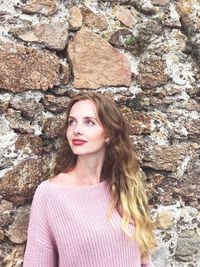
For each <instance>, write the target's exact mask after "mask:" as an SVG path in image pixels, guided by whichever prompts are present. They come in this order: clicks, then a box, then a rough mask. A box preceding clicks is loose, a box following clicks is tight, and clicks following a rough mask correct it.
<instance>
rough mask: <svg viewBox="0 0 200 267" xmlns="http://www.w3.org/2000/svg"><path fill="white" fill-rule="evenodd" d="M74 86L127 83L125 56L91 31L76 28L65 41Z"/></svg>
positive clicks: (128, 70) (87, 86)
mask: <svg viewBox="0 0 200 267" xmlns="http://www.w3.org/2000/svg"><path fill="white" fill-rule="evenodd" d="M68 53H69V57H70V60H71V62H72V68H73V74H74V83H73V84H74V87H75V88H90V89H95V88H99V87H103V86H122V85H124V86H130V83H131V69H130V64H129V62H128V59H127V58H126V57H125V56H124V55H123V54H121V53H120V52H118V51H117V50H116V49H114V48H113V47H112V46H111V45H110V44H109V43H108V42H106V41H105V40H104V39H102V38H101V37H100V36H98V35H97V34H95V33H92V32H89V31H87V30H85V29H84V30H80V31H79V32H78V33H77V34H76V36H75V38H74V40H73V41H71V42H70V43H69V47H68Z"/></svg>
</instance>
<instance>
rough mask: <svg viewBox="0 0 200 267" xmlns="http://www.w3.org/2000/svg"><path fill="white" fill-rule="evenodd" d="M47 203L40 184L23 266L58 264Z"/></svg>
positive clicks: (33, 203) (34, 266) (33, 209)
mask: <svg viewBox="0 0 200 267" xmlns="http://www.w3.org/2000/svg"><path fill="white" fill-rule="evenodd" d="M45 205H46V201H45V191H44V190H43V188H42V185H39V186H38V188H37V190H36V192H35V195H34V198H33V202H32V206H31V212H30V218H29V226H28V236H27V244H26V249H25V255H24V263H23V267H46V266H48V267H56V266H58V265H57V253H56V248H55V244H54V242H53V236H52V234H51V231H50V227H49V225H48V223H49V222H48V217H47V214H48V213H47V209H46V207H45Z"/></svg>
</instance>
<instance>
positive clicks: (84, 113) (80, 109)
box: [69, 99, 98, 117]
mask: <svg viewBox="0 0 200 267" xmlns="http://www.w3.org/2000/svg"><path fill="white" fill-rule="evenodd" d="M69 116H72V117H98V115H97V109H96V106H95V104H94V102H93V101H91V100H89V99H86V100H80V101H78V102H76V103H75V104H74V105H73V106H72V108H71V110H70V114H69Z"/></svg>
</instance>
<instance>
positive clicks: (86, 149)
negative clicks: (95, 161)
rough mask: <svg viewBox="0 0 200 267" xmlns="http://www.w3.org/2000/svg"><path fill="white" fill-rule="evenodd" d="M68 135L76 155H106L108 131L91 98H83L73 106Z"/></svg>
mask: <svg viewBox="0 0 200 267" xmlns="http://www.w3.org/2000/svg"><path fill="white" fill-rule="evenodd" d="M66 136H67V139H68V142H69V145H70V147H71V149H72V151H73V153H74V154H75V155H78V156H80V155H93V156H98V155H99V156H100V157H102V156H103V157H104V155H105V141H106V132H105V130H104V128H103V127H102V125H101V122H100V120H99V118H98V115H97V110H96V107H95V104H94V103H93V102H92V101H91V100H89V99H88V100H81V101H79V102H77V103H75V104H74V105H73V106H72V108H71V110H70V114H69V118H68V128H67V133H66Z"/></svg>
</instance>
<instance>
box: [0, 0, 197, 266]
mask: <svg viewBox="0 0 200 267" xmlns="http://www.w3.org/2000/svg"><path fill="white" fill-rule="evenodd" d="M0 3H1V5H0V32H1V38H0V50H1V51H0V69H1V71H0V88H1V90H0V104H1V105H0V112H1V117H0V134H1V144H0V152H1V157H0V177H1V178H0V266H5V267H11V266H14V267H18V266H22V261H23V251H24V246H25V241H26V230H27V224H28V216H29V211H30V203H31V199H32V196H33V193H34V190H35V189H36V187H37V185H38V184H39V183H40V182H41V181H42V180H44V179H47V178H48V177H50V173H51V167H52V165H53V160H54V158H55V155H56V151H57V150H58V149H59V147H60V140H61V139H60V135H61V131H62V130H61V129H62V125H63V122H64V118H65V109H66V106H67V104H68V101H69V99H70V98H71V97H72V96H74V95H76V94H77V93H78V92H80V91H81V92H82V91H98V92H101V93H102V94H107V95H110V96H111V97H113V99H114V100H115V101H116V102H117V104H118V105H119V106H120V108H121V109H122V111H123V113H124V115H125V117H126V118H127V120H128V121H129V122H130V124H131V128H130V135H131V138H132V141H133V143H134V144H135V146H136V150H137V153H138V158H139V161H140V163H141V167H142V170H143V172H144V179H145V184H146V188H147V192H148V196H149V199H150V204H151V207H152V218H153V219H154V221H155V228H156V230H155V233H156V235H157V238H158V241H159V246H158V249H157V250H156V251H155V253H154V254H153V261H154V263H155V266H156V267H165V266H179V267H181V266H188V267H189V266H190V267H192V266H195V267H196V266H200V212H199V204H200V179H199V176H200V159H199V157H200V151H199V147H200V142H199V141H200V113H199V112H200V103H199V100H200V68H199V64H200V1H199V0H176V1H175V0H171V1H170V0H151V1H150V0H138V1H136V0H133V1H132V0H129V1H128V0H127V1H126V0H121V1H120V0H119V1H117V0H116V1H114V0H113V1H112V0H110V1H106V0H99V1H98V0H96V1H89V0H86V1H64V0H63V1H60V2H58V1H56V0H28V1H27V0H21V1H20V0H2V1H0Z"/></svg>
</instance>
